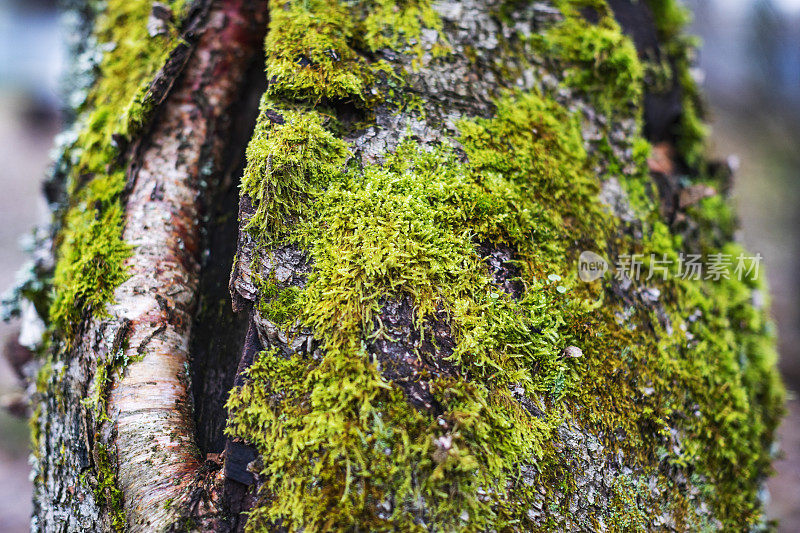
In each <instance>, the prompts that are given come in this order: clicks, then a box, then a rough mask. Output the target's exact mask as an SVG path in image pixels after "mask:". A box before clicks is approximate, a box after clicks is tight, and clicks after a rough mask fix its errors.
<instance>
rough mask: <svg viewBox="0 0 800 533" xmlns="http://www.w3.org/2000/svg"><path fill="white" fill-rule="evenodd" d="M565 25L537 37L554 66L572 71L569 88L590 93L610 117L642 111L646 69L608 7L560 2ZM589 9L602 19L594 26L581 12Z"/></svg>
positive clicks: (601, 3)
mask: <svg viewBox="0 0 800 533" xmlns="http://www.w3.org/2000/svg"><path fill="white" fill-rule="evenodd" d="M556 4H557V5H558V7H559V9H561V11H562V13H563V14H564V20H563V21H561V22H559V23H557V24H556V25H554V26H553V27H551V28H549V29H548V30H547V31H546V32H545V33H544V34H542V35H540V36H537V39H536V41H535V42H536V45H537V47H538V48H539V50H540V51H541V53H542V54H543V55H544V56H545V57H547V58H548V59H549V60H553V59H556V60H557V61H559V62H561V63H563V64H564V65H565V66H566V68H567V70H566V72H565V79H564V82H565V83H566V84H567V85H568V86H570V87H574V88H576V89H579V90H581V91H582V92H585V94H587V95H589V97H590V98H591V99H592V103H593V104H594V105H595V106H597V108H598V109H599V110H600V111H601V112H603V113H605V114H611V113H612V112H614V113H625V114H628V113H630V111H633V110H637V106H638V104H639V101H640V99H641V94H642V83H641V82H642V77H643V72H644V71H643V69H642V66H641V64H640V63H639V58H638V55H637V53H636V48H635V47H634V45H633V43H632V42H631V40H630V39H629V38H628V37H627V36H625V35H624V34H623V33H622V30H620V27H619V25H618V24H617V22H616V21H615V20H614V18H613V14H612V13H611V11H610V10H609V9H608V8H607V6H606V5H605V2H596V1H592V2H586V1H566V0H562V1H559V2H556ZM586 4H589V5H591V6H593V7H594V8H595V9H596V10H597V11H598V15H599V16H600V21H599V22H598V23H597V24H591V23H589V22H587V21H586V19H585V18H584V17H583V16H581V14H580V12H579V11H578V9H577V8H578V7H583V6H584V5H586Z"/></svg>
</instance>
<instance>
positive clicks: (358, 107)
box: [9, 0, 783, 531]
mask: <svg viewBox="0 0 800 533" xmlns="http://www.w3.org/2000/svg"><path fill="white" fill-rule="evenodd" d="M69 10H70V13H71V14H72V15H73V16H72V17H71V18H70V20H73V21H74V22H73V28H72V31H71V34H72V35H75V36H76V39H75V42H74V44H73V55H74V58H75V60H74V62H73V66H72V68H71V70H70V72H69V75H68V76H67V84H66V87H67V89H68V96H69V98H68V100H67V101H68V102H69V103H70V105H71V106H72V108H71V109H72V113H71V114H70V117H71V120H70V125H69V127H68V128H67V129H66V131H65V134H64V135H63V136H62V138H61V139H60V144H59V150H60V152H59V153H60V156H59V158H58V159H57V161H56V162H55V164H54V167H53V172H52V176H51V177H50V179H49V180H48V182H47V185H46V187H45V192H46V194H47V197H48V201H49V202H50V205H51V207H52V210H53V222H52V224H51V225H50V226H49V228H48V229H47V230H46V231H45V230H42V231H40V232H39V233H38V234H39V235H40V238H39V245H38V249H37V251H36V263H35V267H34V268H33V270H32V273H31V274H32V276H31V278H30V279H29V280H28V281H27V282H25V283H23V284H22V285H21V286H20V287H19V289H18V291H17V295H16V300H15V301H14V302H10V303H9V304H10V305H11V306H12V307H13V306H14V305H19V306H20V307H21V308H23V309H24V308H27V309H35V310H36V313H26V316H27V317H28V318H27V319H26V320H27V322H26V324H25V326H24V328H25V330H26V331H28V332H29V331H32V330H35V326H36V324H37V323H39V324H40V327H42V326H43V327H44V328H46V333H45V334H44V335H43V340H42V342H41V343H34V344H35V346H32V348H33V349H34V350H35V351H36V356H35V358H34V360H33V361H32V362H31V363H29V367H28V374H29V375H30V376H32V379H31V384H30V387H29V390H30V392H31V409H32V418H31V427H32V433H33V447H34V450H33V458H34V460H33V470H34V475H35V481H34V516H33V519H32V520H33V522H32V524H33V526H32V527H33V529H34V530H42V531H87V530H131V531H163V530H179V529H180V530H182V529H186V530H208V531H238V530H251V531H254V530H259V531H260V530H281V531H283V530H291V531H294V530H307V531H316V530H331V529H334V530H339V529H345V530H402V531H405V530H432V531H450V530H468V531H487V530H511V531H528V530H540V529H541V530H556V531H561V530H611V531H618V530H632V531H633V530H636V531H638V530H654V531H663V530H677V531H685V530H696V529H701V528H713V529H730V530H741V529H759V528H761V527H765V526H766V522H765V518H764V515H763V503H764V490H763V483H764V480H765V477H766V476H767V475H768V474H769V465H770V461H771V458H772V456H771V453H772V452H771V449H772V447H771V444H772V439H773V432H774V429H775V427H776V424H777V422H778V420H779V417H780V411H781V403H782V397H783V396H782V395H783V392H782V388H781V385H780V382H779V379H778V377H777V374H776V370H775V353H774V346H773V345H774V341H773V338H772V333H771V331H772V330H771V325H770V323H769V320H768V317H767V312H766V310H765V309H764V303H763V300H764V298H763V294H764V288H763V284H762V282H761V281H759V280H758V276H757V275H756V274H755V272H753V270H754V269H753V268H752V267H757V266H758V265H757V262H756V261H755V260H754V259H750V258H749V256H747V255H746V254H745V253H744V251H743V250H742V249H741V248H740V247H739V245H738V244H736V243H735V242H734V230H735V216H734V215H733V213H732V211H731V208H730V207H729V205H728V200H727V194H728V193H729V188H730V177H731V173H730V169H729V168H728V167H727V165H725V164H721V163H716V162H710V161H708V160H707V159H705V157H704V155H703V148H702V136H703V125H702V123H701V122H700V120H701V116H702V105H701V102H700V99H699V97H698V93H697V88H696V87H695V85H694V82H693V81H692V77H691V69H690V66H691V65H690V60H691V55H692V53H693V48H692V46H693V45H692V41H691V40H690V39H688V38H686V37H685V36H683V35H682V33H681V26H682V24H683V23H684V21H685V13H683V11H682V9H681V8H680V7H679V6H678V5H677V4H676V3H675V2H674V1H673V0H649V1H647V2H634V1H629V0H609V1H608V2H606V1H604V0H582V1H578V0H574V1H570V0H554V1H552V2H477V1H472V0H463V1H459V2H455V1H453V2H450V1H446V2H445V1H443V2H430V1H429V0H413V1H411V0H408V1H402V2H389V1H383V0H381V1H374V2H368V1H362V0H357V1H351V2H342V1H340V0H305V1H302V2H300V1H294V0H273V1H272V2H269V4H268V3H267V2H260V1H255V2H248V1H246V0H230V1H227V2H221V1H212V0H195V1H194V2H193V3H191V4H189V3H184V1H183V0H171V1H170V2H167V3H163V4H162V3H155V2H149V1H140V0H108V1H107V2H106V3H104V4H103V5H99V4H96V3H93V2H91V3H89V2H87V3H86V4H84V3H80V2H77V3H74V4H73V5H70V6H69ZM690 259H693V260H694V263H695V264H700V265H701V267H702V268H703V269H704V270H703V271H702V272H701V273H700V275H699V276H692V275H687V269H688V267H689V265H690V263H691V261H690ZM590 260H591V261H590ZM590 263H591V264H590ZM722 267H727V270H724V271H723V269H722ZM745 267H750V268H745ZM688 273H689V274H691V272H688ZM36 314H38V316H39V317H41V319H40V318H37V317H35V316H33V315H36ZM28 336H29V335H28ZM32 369H33V370H32ZM33 374H35V376H33Z"/></svg>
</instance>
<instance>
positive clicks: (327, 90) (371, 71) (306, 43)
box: [265, 0, 445, 105]
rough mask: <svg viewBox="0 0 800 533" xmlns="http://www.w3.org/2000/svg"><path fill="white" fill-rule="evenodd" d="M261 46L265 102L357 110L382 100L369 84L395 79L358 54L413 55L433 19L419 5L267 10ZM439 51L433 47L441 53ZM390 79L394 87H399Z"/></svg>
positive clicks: (321, 3)
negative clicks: (345, 105) (343, 104)
mask: <svg viewBox="0 0 800 533" xmlns="http://www.w3.org/2000/svg"><path fill="white" fill-rule="evenodd" d="M269 10H270V24H269V28H270V29H269V33H268V34H267V38H266V42H265V50H266V72H267V80H268V81H269V88H268V89H267V94H268V95H270V96H274V97H275V96H277V97H281V98H285V99H287V100H300V101H310V102H312V103H319V102H320V101H327V102H330V101H340V100H347V101H351V102H354V103H356V104H359V105H365V104H367V103H374V102H376V101H380V100H382V99H384V98H385V97H386V96H387V95H386V94H383V93H384V92H385V88H383V89H380V90H379V89H378V88H376V82H378V81H386V79H387V78H397V73H395V72H394V71H393V69H392V67H391V66H390V65H389V64H388V63H386V62H384V61H368V60H367V58H366V57H365V54H364V52H367V51H368V52H375V51H377V50H379V49H381V48H397V47H399V46H400V44H401V43H402V44H404V45H408V46H411V45H410V44H409V43H410V42H417V45H416V46H411V47H412V48H413V49H414V50H415V51H416V52H417V53H418V54H421V53H422V52H421V49H420V48H419V45H418V41H417V40H418V39H419V37H420V35H421V32H422V30H423V28H431V29H438V28H439V27H440V26H441V23H440V21H439V18H438V16H436V13H435V12H434V11H433V9H432V8H431V6H430V3H429V2H427V1H425V0H408V1H403V2H393V1H389V0H380V1H376V2H372V1H363V0H362V1H357V2H340V1H338V0H305V1H293V0H279V1H276V2H270V6H269ZM444 50H445V45H444V44H442V43H439V46H438V47H437V51H438V52H440V53H442V52H443V51H444ZM399 79H400V78H397V79H396V80H395V81H399Z"/></svg>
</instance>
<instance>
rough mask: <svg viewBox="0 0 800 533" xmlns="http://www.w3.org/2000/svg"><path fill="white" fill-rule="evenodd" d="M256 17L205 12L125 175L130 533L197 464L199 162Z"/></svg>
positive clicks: (220, 121) (122, 469)
mask: <svg viewBox="0 0 800 533" xmlns="http://www.w3.org/2000/svg"><path fill="white" fill-rule="evenodd" d="M263 13H264V9H263V8H262V7H261V6H260V5H259V4H255V5H252V6H251V5H248V3H247V2H244V1H241V2H227V3H220V4H218V5H215V6H213V7H212V9H211V11H210V13H209V15H208V22H207V23H206V26H205V28H204V31H203V33H202V35H201V36H200V39H199V41H198V44H197V46H196V49H195V51H194V54H193V56H192V58H191V59H190V60H189V61H188V64H187V66H186V69H185V71H184V73H183V81H182V82H179V85H178V86H177V87H176V88H175V90H173V91H172V93H171V94H170V96H169V97H168V98H167V99H166V102H165V104H164V107H163V110H162V112H161V115H160V116H159V117H158V119H157V121H156V126H155V128H154V130H153V132H152V133H151V134H150V136H149V140H148V143H147V147H146V148H144V149H143V150H142V155H141V165H140V167H139V168H138V170H137V171H136V173H135V175H134V176H133V183H134V184H133V186H132V187H131V192H130V195H129V197H128V203H127V210H126V225H125V233H124V238H125V241H126V242H128V243H130V244H131V245H132V246H133V247H134V248H133V254H132V256H131V258H130V260H129V261H128V263H127V267H128V271H129V272H130V278H129V279H128V280H127V281H126V282H125V283H123V284H122V285H121V286H120V287H119V288H118V289H117V291H116V293H115V302H116V303H115V305H114V306H113V307H112V309H111V314H112V316H114V317H117V318H118V319H119V320H124V321H128V324H129V326H128V327H129V331H128V333H127V335H126V341H127V343H126V344H127V348H126V349H125V350H124V357H125V358H127V359H129V360H131V361H133V362H132V363H130V364H129V365H128V366H127V368H126V369H125V373H124V376H123V377H122V378H121V379H120V380H119V381H117V382H116V383H115V384H114V385H113V386H112V388H111V391H110V393H109V414H110V416H111V417H112V419H113V420H114V421H115V425H116V441H115V444H116V448H117V453H118V463H119V480H120V485H121V488H122V490H123V493H124V495H125V507H126V512H127V515H128V520H129V527H130V528H131V530H132V531H153V530H162V529H164V528H166V527H167V526H168V525H170V524H171V523H172V522H173V521H174V520H175V518H176V509H178V508H179V506H180V504H182V503H183V502H182V499H183V498H185V497H186V495H185V489H186V488H187V486H188V485H189V484H190V483H191V482H193V481H194V479H195V476H196V474H197V469H198V468H199V466H200V464H201V462H202V458H200V457H199V456H198V452H197V448H196V446H195V444H194V425H193V420H192V413H191V408H192V404H191V396H190V390H189V383H190V379H191V377H190V375H189V373H188V365H189V361H190V354H189V338H190V334H191V326H192V320H193V317H194V313H195V307H194V306H195V304H196V302H197V287H198V280H199V271H200V264H199V258H200V252H201V250H200V231H199V229H200V228H199V224H198V221H199V219H200V215H201V213H200V191H201V190H202V185H201V181H202V180H203V179H205V176H203V169H202V168H201V167H202V165H204V164H212V165H213V164H214V163H215V162H217V161H220V160H221V156H222V150H223V148H224V144H225V138H226V133H225V132H226V130H228V129H229V128H230V126H231V125H230V124H226V123H225V122H226V121H225V117H226V112H227V110H228V109H229V108H230V107H231V105H232V103H233V101H234V99H235V98H236V97H237V96H239V95H240V93H241V90H242V89H241V87H240V82H241V80H243V79H245V73H246V70H247V67H248V65H249V63H250V61H251V60H252V59H253V57H254V55H255V51H256V50H257V47H258V45H259V44H260V40H259V38H258V37H259V34H260V31H261V27H263V20H260V16H262V15H263ZM165 502H173V505H174V507H170V506H168V505H166V504H165Z"/></svg>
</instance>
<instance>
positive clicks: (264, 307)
mask: <svg viewBox="0 0 800 533" xmlns="http://www.w3.org/2000/svg"><path fill="white" fill-rule="evenodd" d="M300 294H301V290H300V289H299V288H297V287H286V288H285V289H280V288H278V286H277V285H276V284H275V283H274V282H271V283H265V284H262V285H261V286H260V290H259V297H260V299H261V300H260V305H259V307H258V311H259V313H261V316H263V317H265V318H268V319H269V320H271V321H272V322H273V323H274V324H277V325H279V326H283V325H289V323H290V321H291V320H293V319H294V318H296V317H297V315H299V314H300V309H301V306H302V302H301V299H300Z"/></svg>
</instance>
